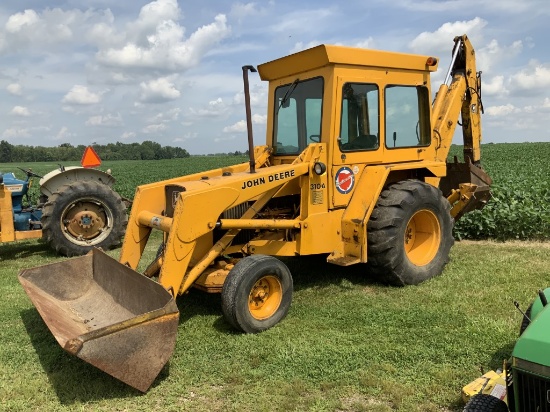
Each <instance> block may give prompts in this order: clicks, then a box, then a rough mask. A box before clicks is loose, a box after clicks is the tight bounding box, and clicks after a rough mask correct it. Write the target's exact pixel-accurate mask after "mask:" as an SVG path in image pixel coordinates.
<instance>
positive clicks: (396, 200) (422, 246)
mask: <svg viewBox="0 0 550 412" xmlns="http://www.w3.org/2000/svg"><path fill="white" fill-rule="evenodd" d="M450 209H451V205H450V203H449V202H448V201H447V199H445V198H444V197H443V195H442V194H441V191H440V190H439V189H438V188H436V187H434V186H432V185H430V184H427V183H424V182H420V181H418V180H405V181H402V182H398V183H395V184H392V185H391V186H389V187H388V188H387V189H385V190H384V191H383V192H382V193H381V195H380V198H379V199H378V202H377V204H376V206H375V208H374V210H373V212H372V215H371V217H370V220H369V222H368V225H367V256H368V264H369V267H370V269H371V271H372V272H373V273H374V274H375V275H376V276H378V277H379V278H380V279H381V280H383V281H385V282H388V283H390V284H393V285H397V286H405V285H418V284H419V283H421V282H423V281H425V280H427V279H430V278H432V277H434V276H437V275H439V274H441V272H442V271H443V268H444V267H445V265H446V264H447V262H448V261H449V252H450V249H451V246H452V245H453V243H454V239H453V235H452V228H453V219H452V217H451V215H450Z"/></svg>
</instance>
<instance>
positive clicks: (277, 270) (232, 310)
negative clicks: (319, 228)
mask: <svg viewBox="0 0 550 412" xmlns="http://www.w3.org/2000/svg"><path fill="white" fill-rule="evenodd" d="M292 288H293V285H292V275H291V274H290V270H289V269H288V268H287V266H286V265H285V264H284V263H283V262H281V261H280V260H279V259H276V258H274V257H271V256H265V255H252V256H247V257H245V258H243V259H241V260H240V261H239V262H237V264H236V265H235V267H234V268H233V269H231V271H230V272H229V275H227V278H226V280H225V282H224V284H223V287H222V296H221V299H222V310H223V314H224V317H225V319H226V320H227V321H228V322H229V323H230V324H231V325H232V326H233V327H234V328H236V329H239V330H242V331H243V332H246V333H258V332H261V331H263V330H266V329H269V328H271V327H272V326H274V325H276V324H277V323H278V322H279V321H281V320H282V319H283V318H284V317H285V316H286V314H287V313H288V310H289V308H290V303H291V301H292Z"/></svg>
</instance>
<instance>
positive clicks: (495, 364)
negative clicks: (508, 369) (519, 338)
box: [489, 341, 516, 371]
mask: <svg viewBox="0 0 550 412" xmlns="http://www.w3.org/2000/svg"><path fill="white" fill-rule="evenodd" d="M515 345H516V341H511V342H508V343H507V344H505V345H504V346H501V347H499V348H498V349H496V351H495V352H494V353H493V356H491V360H490V361H489V367H490V368H491V369H492V370H495V371H496V370H497V369H502V364H503V362H504V360H507V359H509V358H510V356H512V351H513V350H514V346H515Z"/></svg>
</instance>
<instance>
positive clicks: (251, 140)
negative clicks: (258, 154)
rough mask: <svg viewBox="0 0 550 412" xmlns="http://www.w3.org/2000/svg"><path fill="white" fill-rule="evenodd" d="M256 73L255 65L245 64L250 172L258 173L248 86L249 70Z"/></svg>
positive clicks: (244, 78) (245, 97)
mask: <svg viewBox="0 0 550 412" xmlns="http://www.w3.org/2000/svg"><path fill="white" fill-rule="evenodd" d="M249 70H250V71H251V72H252V73H256V71H257V70H256V69H255V68H254V66H243V82H244V105H245V107H246V129H247V131H248V156H249V159H250V173H256V160H255V159H254V138H253V136H252V115H251V114H250V88H249V86H248V71H249Z"/></svg>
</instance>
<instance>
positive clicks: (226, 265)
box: [19, 35, 491, 391]
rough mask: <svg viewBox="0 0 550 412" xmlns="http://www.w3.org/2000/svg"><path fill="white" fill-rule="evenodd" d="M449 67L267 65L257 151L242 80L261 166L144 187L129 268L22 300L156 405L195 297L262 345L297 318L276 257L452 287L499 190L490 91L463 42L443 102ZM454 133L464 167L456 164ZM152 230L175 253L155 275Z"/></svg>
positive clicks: (380, 57)
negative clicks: (208, 299) (188, 303)
mask: <svg viewBox="0 0 550 412" xmlns="http://www.w3.org/2000/svg"><path fill="white" fill-rule="evenodd" d="M437 64H438V60H437V58H434V57H430V56H420V55H411V54H402V53H392V52H384V51H374V50H365V49H356V48H348V47H339V46H328V45H320V46H317V47H314V48H311V49H308V50H305V51H302V52H299V53H296V54H292V55H289V56H286V57H283V58H280V59H278V60H274V61H271V62H268V63H265V64H261V65H259V66H258V71H259V75H260V77H261V78H262V80H267V81H269V102H268V121H267V139H266V140H267V141H266V144H265V145H263V146H257V147H254V146H253V142H252V129H251V114H250V95H249V92H248V75H249V72H255V71H256V69H255V68H254V67H252V66H244V67H243V80H244V90H245V106H246V115H247V116H246V117H247V125H248V144H249V153H250V161H249V162H248V163H244V164H239V165H236V166H232V167H226V168H221V169H217V170H211V171H207V172H203V173H198V174H193V175H190V176H183V177H177V178H174V179H170V180H166V181H163V182H158V183H151V184H147V185H143V186H140V187H138V188H137V190H136V193H135V197H134V201H133V206H132V211H131V215H130V217H129V221H128V227H127V230H126V235H125V238H124V243H123V246H122V250H121V254H120V259H119V261H116V260H114V259H112V258H110V257H108V256H107V255H105V254H104V253H102V252H101V251H100V250H97V249H96V250H93V251H92V252H91V253H90V254H88V255H86V256H83V257H80V258H76V259H72V260H67V261H63V262H61V263H55V264H51V265H46V266H41V267H36V268H31V269H26V270H23V271H21V273H20V274H19V279H20V282H21V284H22V285H23V287H24V289H25V291H26V292H27V294H28V296H29V297H30V298H31V300H32V302H33V304H34V305H35V306H36V308H37V309H38V311H39V312H40V314H41V316H42V317H43V319H44V321H45V323H46V324H47V326H48V327H49V329H50V330H51V332H52V333H53V335H54V336H55V337H56V339H57V341H58V342H59V344H60V345H61V346H62V347H63V348H64V349H65V350H67V351H68V352H70V353H72V354H74V355H76V356H78V357H80V358H82V359H84V360H85V361H87V362H89V363H91V364H93V365H95V366H97V367H98V368H100V369H102V370H103V371H105V372H107V373H109V374H111V375H112V376H114V377H116V378H117V379H120V380H122V381H123V382H126V383H127V384H129V385H131V386H133V387H135V388H137V389H139V390H141V391H146V390H147V389H148V388H149V386H150V385H151V383H152V382H153V381H154V379H155V377H156V376H157V374H158V373H159V372H160V370H161V369H162V367H163V366H164V364H165V363H166V362H167V360H168V359H169V358H170V356H171V354H172V353H173V350H174V345H175V341H176V332H177V327H178V316H179V313H178V309H177V306H176V304H175V298H176V297H177V296H178V295H182V294H184V293H185V292H186V291H188V290H189V288H191V287H196V288H199V289H202V290H204V291H206V292H221V295H222V296H221V298H222V311H223V314H224V317H225V318H226V320H227V322H228V323H229V324H231V325H233V326H234V327H235V328H236V329H239V330H242V331H244V332H247V333H255V332H260V331H263V330H265V329H267V328H270V327H272V326H274V325H275V324H276V323H277V322H279V321H280V320H281V319H282V318H283V317H285V315H286V314H287V311H288V310H289V306H290V303H291V299H292V289H293V285H292V276H291V274H290V272H289V270H288V268H287V267H286V266H285V264H284V263H283V262H282V261H281V260H279V259H277V258H276V256H299V255H311V254H326V255H328V258H327V260H328V262H329V263H332V264H336V265H344V266H348V265H354V264H362V265H364V268H365V276H369V275H371V274H376V275H378V276H380V277H381V278H382V279H385V280H386V281H387V282H388V283H391V284H396V285H416V284H418V283H420V282H422V281H424V280H426V279H429V278H431V277H433V276H436V275H439V274H441V272H442V271H443V268H444V266H445V264H446V263H447V261H448V259H449V250H450V248H451V246H452V244H453V237H452V227H453V223H454V220H456V219H458V218H460V216H462V215H463V214H464V213H465V212H468V211H470V210H473V209H476V208H481V207H483V206H484V205H485V203H486V202H487V200H488V199H489V198H490V190H489V186H490V184H491V180H490V178H489V177H488V176H487V175H486V174H485V172H484V171H483V170H482V169H481V167H480V164H479V161H480V141H481V120H480V114H481V112H482V102H481V80H480V74H479V73H478V72H477V71H476V67H475V54H474V49H473V48H472V45H471V44H470V41H469V39H468V38H467V37H466V36H465V35H464V36H460V37H456V38H455V39H454V48H453V53H452V63H451V66H450V68H449V71H448V73H447V76H446V79H445V82H444V84H443V85H442V86H441V87H440V89H439V91H438V93H437V97H436V98H435V100H434V101H433V102H432V99H431V96H432V90H431V84H430V75H431V73H432V72H434V71H435V70H436V69H437ZM459 120H460V123H459ZM457 124H459V125H460V126H461V127H462V131H463V137H464V161H463V162H458V161H457V160H456V159H455V161H454V162H450V163H448V162H447V156H448V154H449V148H450V146H451V141H452V138H453V134H454V132H455V128H456V125H457ZM152 230H160V231H162V232H163V243H162V245H161V247H160V248H159V250H158V255H157V258H156V259H155V261H154V262H152V263H151V264H150V265H149V266H148V268H147V270H146V271H145V274H144V275H142V274H140V273H137V272H136V268H137V266H138V263H139V262H140V259H141V256H142V254H143V251H144V248H145V246H146V243H147V241H148V238H149V236H150V234H151V231H152ZM327 270H330V266H329V265H328V266H327ZM156 276H158V278H157V280H156V281H155V280H153V279H151V278H153V277H156Z"/></svg>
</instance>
